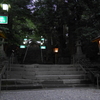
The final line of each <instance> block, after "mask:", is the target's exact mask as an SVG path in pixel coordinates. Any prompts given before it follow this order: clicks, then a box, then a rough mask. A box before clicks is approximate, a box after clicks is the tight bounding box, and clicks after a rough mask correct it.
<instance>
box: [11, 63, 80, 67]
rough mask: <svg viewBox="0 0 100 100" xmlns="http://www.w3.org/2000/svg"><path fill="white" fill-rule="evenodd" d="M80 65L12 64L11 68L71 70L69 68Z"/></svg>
mask: <svg viewBox="0 0 100 100" xmlns="http://www.w3.org/2000/svg"><path fill="white" fill-rule="evenodd" d="M79 66H80V65H46V64H45V65H40V64H32V65H21V64H12V65H11V67H22V68H23V67H24V68H31V67H32V68H60V67H61V68H65V67H67V68H71V67H74V68H76V67H79Z"/></svg>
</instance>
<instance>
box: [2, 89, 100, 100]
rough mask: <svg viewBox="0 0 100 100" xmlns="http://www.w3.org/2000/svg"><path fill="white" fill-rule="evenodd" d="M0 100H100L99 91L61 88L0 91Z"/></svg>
mask: <svg viewBox="0 0 100 100" xmlns="http://www.w3.org/2000/svg"><path fill="white" fill-rule="evenodd" d="M0 100H100V89H95V88H61V89H38V90H16V91H2V92H1V94H0Z"/></svg>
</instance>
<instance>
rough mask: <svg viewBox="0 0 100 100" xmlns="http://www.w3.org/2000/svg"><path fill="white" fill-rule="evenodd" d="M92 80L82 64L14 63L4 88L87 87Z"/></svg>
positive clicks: (3, 82) (3, 80)
mask: <svg viewBox="0 0 100 100" xmlns="http://www.w3.org/2000/svg"><path fill="white" fill-rule="evenodd" d="M90 85H91V81H90V80H89V79H88V78H87V76H86V74H85V72H84V71H83V70H82V68H81V66H80V65H39V64H34V65H20V64H12V65H11V66H10V68H9V70H8V71H7V79H2V88H1V89H2V90H5V89H37V88H57V87H87V86H90Z"/></svg>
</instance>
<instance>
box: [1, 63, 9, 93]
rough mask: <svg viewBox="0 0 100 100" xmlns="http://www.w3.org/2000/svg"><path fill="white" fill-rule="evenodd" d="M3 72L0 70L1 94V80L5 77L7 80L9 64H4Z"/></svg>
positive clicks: (2, 66)
mask: <svg viewBox="0 0 100 100" xmlns="http://www.w3.org/2000/svg"><path fill="white" fill-rule="evenodd" d="M0 67H1V70H0V92H1V80H2V77H3V76H4V75H5V77H6V78H7V76H6V71H7V69H8V62H7V61H6V62H3V63H2V64H1V65H0Z"/></svg>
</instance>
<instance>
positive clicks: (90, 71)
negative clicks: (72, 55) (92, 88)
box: [83, 64, 100, 88]
mask: <svg viewBox="0 0 100 100" xmlns="http://www.w3.org/2000/svg"><path fill="white" fill-rule="evenodd" d="M93 65H94V66H95V64H91V65H90V66H93ZM96 65H98V64H96ZM83 68H84V67H83ZM86 68H87V71H88V73H87V74H88V77H89V78H90V79H91V81H92V82H93V83H95V78H96V85H97V88H99V77H100V73H96V74H95V73H94V72H93V71H92V70H90V69H89V68H88V67H86ZM84 69H85V68H84Z"/></svg>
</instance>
